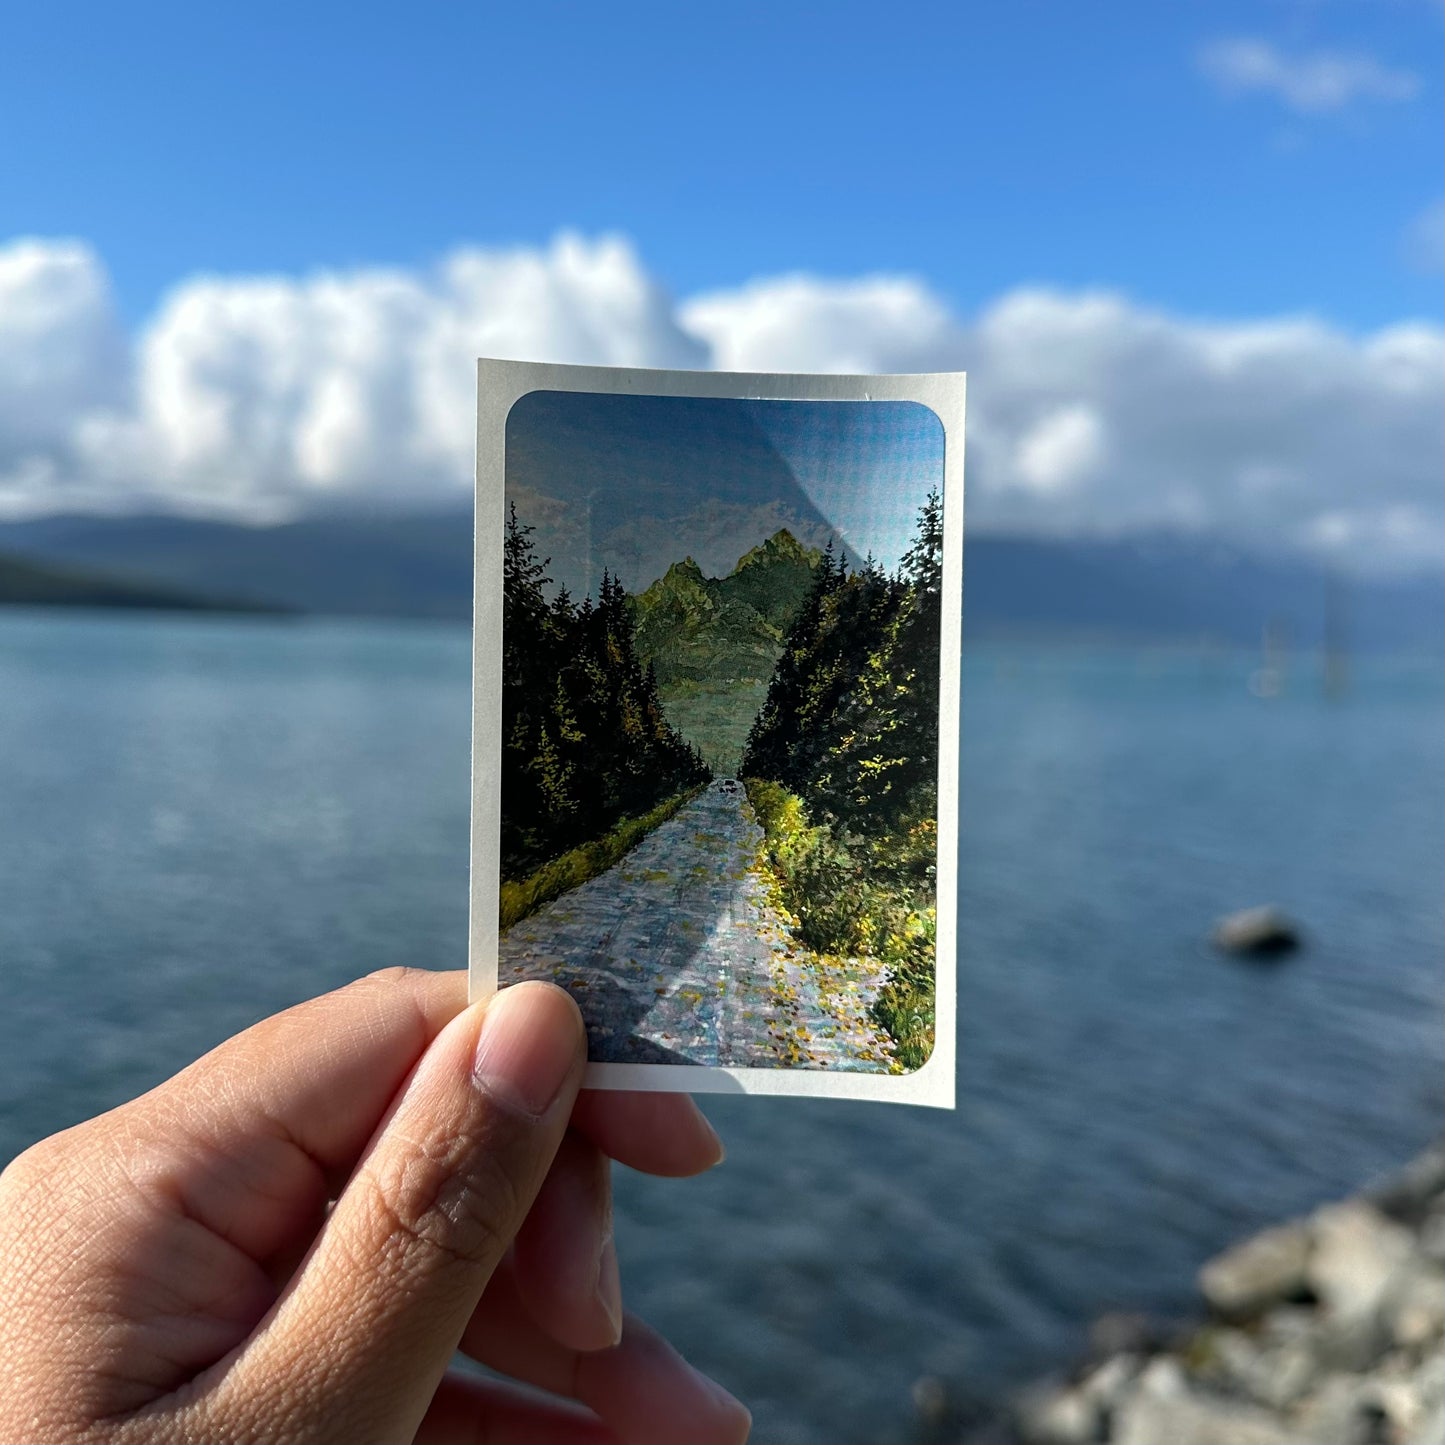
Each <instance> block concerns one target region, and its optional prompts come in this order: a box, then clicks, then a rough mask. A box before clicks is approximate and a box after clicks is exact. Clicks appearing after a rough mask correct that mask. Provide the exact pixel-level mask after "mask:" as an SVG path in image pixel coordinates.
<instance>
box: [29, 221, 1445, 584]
mask: <svg viewBox="0 0 1445 1445" xmlns="http://www.w3.org/2000/svg"><path fill="white" fill-rule="evenodd" d="M0 338H3V340H0V505H3V506H4V507H5V508H6V509H7V510H9V511H10V512H11V513H12V514H13V513H15V512H16V511H29V512H44V511H58V510H74V509H100V510H124V509H132V510H133V509H136V508H142V507H145V508H152V509H158V510H177V511H187V512H192V513H205V514H212V515H225V516H235V517H243V518H258V519H259V518H270V517H284V516H291V515H299V514H303V513H306V512H314V511H317V510H338V509H342V508H346V507H357V506H368V507H376V506H382V505H385V506H391V507H401V508H411V507H420V506H425V505H432V504H436V503H441V502H461V501H464V500H465V499H466V498H467V496H468V493H469V487H470V480H469V479H470V473H471V462H472V437H473V416H474V406H475V400H474V395H473V388H474V379H473V377H474V373H473V369H472V365H471V362H472V359H473V358H474V357H476V356H478V355H512V356H519V357H529V358H535V359H546V360H560V361H583V362H600V363H610V364H623V365H641V366H709V365H711V366H717V367H722V368H725V369H729V370H747V371H782V370H798V371H833V372H837V371H864V372H867V371H921V370H932V369H939V368H953V367H963V368H966V369H967V370H968V371H969V372H970V381H969V418H968V486H969V518H970V525H972V526H975V527H978V528H982V529H989V530H995V531H1000V530H1010V531H1022V532H1031V533H1035V534H1038V533H1052V534H1058V535H1078V534H1081V533H1094V534H1105V535H1121V534H1126V533H1130V532H1149V531H1158V530H1161V529H1171V530H1178V529H1181V528H1182V529H1189V530H1194V531H1199V532H1205V533H1208V534H1210V535H1218V536H1221V537H1225V538H1230V539H1234V540H1236V541H1239V542H1243V543H1246V544H1254V545H1267V546H1278V547H1286V548H1296V549H1305V550H1308V551H1311V552H1314V553H1317V554H1325V555H1329V556H1332V557H1338V558H1340V559H1341V560H1343V561H1344V562H1345V563H1346V564H1349V565H1354V566H1358V567H1362V568H1375V569H1385V568H1390V567H1414V566H1420V565H1430V566H1438V565H1439V562H1440V553H1441V541H1442V533H1445V518H1442V502H1441V497H1440V488H1439V468H1440V461H1441V456H1442V451H1445V431H1442V403H1441V396H1440V377H1441V374H1442V370H1445V336H1442V333H1441V331H1440V329H1439V328H1438V327H1437V326H1434V325H1427V324H1424V323H1405V324H1401V325H1398V326H1394V327H1389V328H1386V329H1383V330H1381V331H1378V332H1375V333H1373V334H1371V335H1365V336H1355V335H1351V334H1348V333H1346V332H1344V331H1342V330H1340V329H1338V328H1335V327H1332V326H1330V325H1328V324H1326V323H1325V322H1323V321H1320V320H1316V319H1311V318H1290V317H1281V318H1267V319H1263V320H1252V321H1243V322H1236V323H1221V322H1202V321H1196V320H1191V319H1189V318H1185V317H1180V316H1177V315H1172V314H1169V313H1166V312H1162V311H1158V310H1151V309H1149V308H1146V307H1142V306H1139V305H1138V304H1136V303H1134V302H1132V301H1131V300H1129V299H1128V298H1126V297H1124V296H1120V295H1115V294H1110V293H1103V292H1064V291H1056V290H1049V289H1043V288H1026V289H1020V290H1016V291H1013V292H1011V293H1009V294H1007V295H1005V296H1003V297H1001V298H1000V299H999V300H998V301H996V302H995V303H994V304H993V305H991V306H989V307H987V308H986V309H985V310H984V311H983V312H982V313H981V314H979V315H978V316H976V317H972V318H965V317H962V316H960V315H958V314H957V313H956V312H955V311H954V310H953V309H952V308H951V307H949V305H948V304H947V303H946V302H945V301H944V300H943V299H942V298H941V297H940V296H939V295H938V294H937V293H936V292H934V291H933V290H931V289H930V288H929V287H928V286H927V285H926V284H924V283H923V282H921V281H919V280H915V279H910V278H906V277H873V278H862V279H856V278H855V279H851V280H837V281H828V280H822V279H819V278H816V277H809V276H806V275H793V276H785V277H778V278H774V279H771V280H759V281H755V282H753V283H751V284H749V285H746V286H743V287H739V288H736V289H733V290H730V291H722V292H714V293H710V294H708V295H705V296H698V297H695V298H692V299H691V300H688V301H685V302H684V303H682V304H681V305H677V304H674V303H673V302H672V301H671V300H670V298H669V297H668V296H667V294H666V293H665V291H664V290H663V289H662V288H661V287H660V286H659V285H658V284H657V283H656V281H655V280H653V279H652V278H651V277H650V276H649V274H648V273H647V271H646V270H645V268H644V267H643V266H642V264H641V263H640V262H639V260H638V259H637V257H636V255H635V254H634V253H633V251H632V250H631V249H630V247H629V246H627V244H626V243H624V242H622V241H619V240H609V239H603V240H586V239H582V238H578V237H575V236H563V237H561V238H559V239H558V240H557V241H556V242H554V243H553V244H552V245H550V246H548V247H546V248H542V249H536V250H525V249H524V250H512V251H483V250H475V249H473V250H463V251H458V252H456V253H454V254H453V255H451V256H450V257H448V258H446V259H445V260H444V261H443V262H442V263H441V264H439V265H438V266H437V267H435V268H434V269H431V270H428V271H425V272H409V271H402V270H358V271H349V272H341V273H335V274H322V275H315V276H309V277H301V278H296V277H284V276H282V277H271V278H245V277H243V278H226V277H203V278H196V279H193V280H190V281H187V282H184V283H183V284H182V285H180V286H179V287H178V288H177V289H176V290H175V291H174V292H173V293H172V294H171V295H170V296H169V298H167V299H166V301H165V302H164V303H163V304H162V306H161V307H160V309H159V311H158V312H157V314H156V315H155V317H154V318H153V319H152V320H151V321H150V323H149V324H148V325H146V326H145V327H144V328H142V330H141V332H140V334H139V335H138V336H137V337H136V338H135V340H134V342H133V344H129V345H128V346H127V344H126V343H125V342H124V338H122V337H121V336H120V334H119V332H118V330H117V327H116V323H115V320H114V317H113V314H112V312H111V309H110V303H109V299H108V288H107V286H106V282H105V276H104V272H103V270H102V268H101V267H100V265H99V262H98V261H97V260H96V258H95V257H94V256H93V255H91V253H89V252H88V251H86V250H85V249H84V248H83V247H76V246H73V245H70V244H55V245H46V244H43V243H36V242H26V243H21V244H18V245H15V246H11V247H8V248H0Z"/></svg>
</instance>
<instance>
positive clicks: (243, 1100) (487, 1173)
mask: <svg viewBox="0 0 1445 1445" xmlns="http://www.w3.org/2000/svg"><path fill="white" fill-rule="evenodd" d="M585 1056H586V1039H585V1035H584V1032H583V1029H582V1021H581V1017H580V1015H579V1014H578V1012H577V1008H576V1005H575V1004H573V1002H572V1000H571V999H570V998H568V996H567V995H566V994H565V993H563V992H562V991H561V990H560V989H556V988H553V987H552V986H551V985H550V984H540V983H529V984H519V985H517V986H515V987H513V988H510V989H506V990H503V991H502V992H501V993H500V994H498V995H497V996H496V997H494V998H493V999H492V1000H490V1002H488V1003H486V1004H478V1005H475V1006H473V1007H470V1008H468V1007H466V983H465V980H464V979H463V978H462V976H461V975H459V974H439V973H423V972H413V971H407V970H390V971H388V972H385V973H380V974H376V975H374V976H373V977H371V978H367V979H364V980H362V981H361V982H360V983H356V984H353V985H352V986H351V987H349V988H344V989H342V990H340V991H339V992H337V993H333V994H328V995H326V996H325V997H323V998H319V999H314V1000H312V1001H311V1002H310V1003H305V1004H302V1005H300V1006H299V1007H297V1008H294V1009H290V1010H289V1011H287V1012H286V1013H283V1014H278V1015H277V1016H276V1017H275V1018H271V1019H267V1020H265V1021H264V1022H262V1023H259V1024H257V1025H256V1026H255V1027H254V1028H251V1029H248V1030H247V1031H246V1032H245V1033H243V1034H239V1035H238V1036H237V1037H235V1038H233V1039H230V1040H228V1041H227V1042H226V1043H224V1044H222V1045H221V1046H220V1047H219V1048H217V1049H216V1050H214V1051H213V1052H212V1053H210V1054H208V1055H207V1056H206V1057H205V1058H203V1059H201V1060H200V1061H199V1062H197V1063H195V1064H193V1065H191V1067H190V1068H188V1069H186V1070H184V1071H183V1072H182V1073H180V1074H178V1075H177V1076H176V1077H175V1078H173V1079H170V1080H168V1081H167V1082H166V1083H164V1084H162V1085H160V1087H158V1088H156V1089H154V1090H152V1091H151V1092H150V1093H149V1094H146V1095H144V1096H143V1097H141V1098H139V1099H137V1100H135V1101H134V1102H132V1103H129V1104H126V1105H123V1106H122V1107H121V1108H119V1109H116V1110H114V1111H112V1112H111V1113H109V1114H105V1115H103V1116H102V1117H100V1118H98V1119H92V1120H90V1121H89V1122H87V1123H84V1124H80V1125H78V1126H77V1127H76V1128H74V1129H70V1130H67V1131H66V1132H65V1133H62V1134H57V1135H55V1136H54V1137H53V1138H50V1139H46V1140H43V1141H42V1142H41V1143H39V1144H37V1145H35V1146H34V1148H32V1149H29V1150H27V1151H26V1153H24V1154H22V1155H21V1156H20V1158H18V1159H17V1160H16V1161H15V1162H14V1163H13V1164H12V1165H11V1166H10V1167H9V1168H8V1169H7V1170H6V1171H5V1173H4V1174H3V1175H0V1360H3V1361H4V1372H3V1376H0V1378H3V1381H4V1387H3V1388H4V1395H3V1398H0V1440H33V1441H48V1440H62V1441H101V1440H104V1441H107V1442H109V1441H118V1442H125V1441H142V1440H165V1441H183V1440H190V1441H243V1440H256V1441H282V1440H292V1441H322V1440H338V1441H341V1440H345V1441H369V1440H374V1441H379V1442H398V1441H406V1440H412V1439H415V1440H418V1441H442V1440H456V1441H501V1440H515V1441H519V1442H546V1445H564V1442H579V1445H593V1442H599V1445H600V1442H611V1441H617V1440H628V1441H635V1442H641V1445H645V1442H671V1445H680V1442H697V1445H711V1442H716V1445H733V1442H740V1441H741V1440H743V1439H744V1437H745V1436H746V1434H747V1430H748V1424H749V1421H748V1415H747V1412H746V1411H745V1410H744V1409H743V1407H742V1406H741V1405H739V1404H738V1402H737V1401H736V1400H734V1399H733V1398H732V1397H731V1396H730V1395H728V1394H727V1393H726V1392H724V1391H723V1390H722V1389H721V1388H720V1387H719V1386H716V1385H714V1384H712V1382H711V1381H709V1380H707V1379H706V1378H705V1377H704V1376H702V1375H699V1374H697V1373H696V1372H695V1371H694V1370H693V1369H692V1367H691V1366H689V1365H688V1364H686V1363H685V1362H684V1361H683V1359H682V1358H681V1357H680V1356H679V1355H678V1354H677V1353H676V1352H675V1351H673V1350H672V1348H671V1347H670V1346H669V1345H668V1344H667V1343H666V1342H665V1341H664V1340H663V1339H661V1338H660V1337H659V1336H658V1335H656V1334H654V1333H652V1332H651V1331H650V1330H649V1329H648V1328H647V1327H646V1326H645V1325H644V1324H642V1323H641V1321H639V1320H636V1319H633V1318H631V1317H630V1316H624V1315H623V1313H622V1306H621V1294H620V1287H619V1283H618V1274H617V1256H616V1253H615V1252H614V1250H613V1247H612V1242H611V1188H610V1182H609V1172H608V1163H607V1159H608V1156H610V1157H611V1158H613V1159H617V1160H620V1161H621V1162H623V1163H626V1164H629V1165H631V1166H632V1167H634V1168H636V1169H643V1170H646V1171H648V1172H649V1173H653V1174H666V1175H686V1174H695V1173H698V1172H700V1171H701V1170H703V1169H706V1168H708V1167H710V1166H711V1165H713V1164H715V1163H717V1161H718V1160H719V1159H720V1158H721V1156H722V1149H721V1146H720V1145H719V1143H718V1141H717V1136H716V1135H715V1134H714V1133H713V1132H712V1130H711V1129H710V1128H709V1126H708V1125H707V1123H706V1121H705V1120H704V1119H703V1117H702V1114H701V1113H700V1112H699V1110H698V1109H697V1107H696V1106H695V1105H694V1104H693V1102H692V1101H691V1099H689V1098H687V1097H686V1096H684V1095H669V1094H625V1093H586V1094H582V1095H580V1096H579V1094H578V1085H579V1083H580V1081H581V1077H582V1070H583V1067H584V1064H585ZM569 1126H570V1127H569ZM333 1200H334V1201H335V1202H334V1204H331V1203H330V1201H333ZM458 1347H460V1349H461V1350H462V1351H464V1352H465V1353H466V1354H468V1355H470V1356H471V1357H472V1358H474V1359H476V1360H479V1361H481V1362H482V1363H484V1364H486V1365H488V1366H490V1367H491V1368H492V1369H493V1370H495V1371H497V1372H499V1373H501V1374H503V1375H506V1376H510V1377H511V1378H512V1379H513V1380H516V1381H521V1382H524V1383H525V1384H526V1385H529V1386H535V1387H540V1389H541V1390H543V1391H546V1392H548V1394H547V1395H546V1396H543V1395H540V1394H538V1393H537V1390H535V1389H532V1390H527V1389H522V1388H519V1387H518V1386H517V1385H514V1384H507V1383H501V1382H490V1381H485V1380H480V1379H475V1378H471V1377H463V1376H460V1375H456V1374H450V1373H448V1365H449V1364H450V1362H451V1360H452V1356H453V1352H454V1351H455V1350H456V1349H457V1348H458Z"/></svg>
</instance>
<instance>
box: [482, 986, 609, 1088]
mask: <svg viewBox="0 0 1445 1445" xmlns="http://www.w3.org/2000/svg"><path fill="white" fill-rule="evenodd" d="M581 1033H582V1029H581V1022H580V1019H579V1017H578V1014H577V1005H576V1004H574V1003H573V1002H572V1000H571V999H570V998H568V997H567V995H566V994H565V993H563V992H562V990H561V989H559V988H554V987H553V986H552V985H551V984H548V983H519V984H514V985H512V986H511V987H510V988H504V989H503V990H502V991H501V992H500V993H498V994H497V995H496V996H495V997H494V998H493V999H492V1000H491V1002H490V1003H488V1005H487V1010H486V1013H484V1014H483V1015H482V1027H481V1032H480V1033H479V1034H478V1035H477V1051H476V1058H475V1062H474V1064H473V1067H472V1073H473V1076H474V1077H475V1079H476V1080H477V1082H478V1083H479V1084H480V1085H481V1086H482V1087H483V1088H484V1089H486V1091H487V1092H488V1093H489V1094H492V1095H495V1096H498V1097H500V1098H502V1099H504V1100H505V1101H506V1102H507V1103H509V1104H511V1105H512V1106H513V1107H514V1108H517V1109H520V1110H522V1112H523V1113H527V1114H545V1113H546V1112H547V1110H548V1109H550V1108H551V1107H552V1104H553V1102H554V1101H555V1100H556V1098H557V1096H558V1094H560V1093H561V1092H562V1086H563V1085H564V1084H565V1083H566V1082H567V1079H568V1077H569V1076H570V1075H571V1073H572V1066H573V1063H574V1061H575V1059H576V1057H577V1053H578V1045H579V1041H580V1038H581Z"/></svg>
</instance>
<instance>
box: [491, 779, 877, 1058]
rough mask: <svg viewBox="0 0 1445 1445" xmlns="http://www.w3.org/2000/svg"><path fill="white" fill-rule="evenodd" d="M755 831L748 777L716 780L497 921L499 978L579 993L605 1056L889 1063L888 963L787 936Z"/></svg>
mask: <svg viewBox="0 0 1445 1445" xmlns="http://www.w3.org/2000/svg"><path fill="white" fill-rule="evenodd" d="M761 837H762V833H761V830H760V829H759V828H758V825H757V824H756V823H754V822H753V821H752V819H751V818H750V817H748V816H747V814H746V812H745V810H744V801H743V790H742V787H741V786H740V785H739V784H736V783H733V782H731V781H729V780H723V781H719V782H715V783H713V784H712V785H711V786H710V787H709V788H708V790H707V791H706V792H705V793H703V794H702V795H701V796H700V797H698V798H696V799H695V800H694V801H693V802H691V803H689V804H688V805H687V807H685V808H683V809H682V811H681V812H679V813H678V814H677V815H676V816H675V817H674V818H672V819H671V820H670V821H669V822H666V823H664V824H663V825H662V826H661V827H660V828H658V829H657V831H656V832H654V833H651V834H649V836H648V837H646V838H645V839H643V841H642V842H641V843H639V844H638V846H637V847H636V848H634V849H633V850H632V852H631V853H629V854H628V855H627V856H626V857H625V858H624V859H622V861H621V862H620V863H618V864H617V865H616V867H614V868H611V869H609V870H608V871H607V872H606V873H603V874H601V875H600V876H599V877H597V878H594V879H592V880H591V881H590V882H588V883H584V884H583V885H582V886H581V887H580V888H574V889H573V890H572V891H571V892H570V893H567V894H564V895H563V896H562V897H561V898H559V899H557V900H556V901H555V902H553V903H549V904H547V905H546V906H545V907H543V908H541V909H539V910H538V911H537V912H536V913H534V914H533V915H532V916H531V917H530V918H525V919H523V920H522V921H521V922H520V923H518V924H515V925H514V926H513V927H512V928H511V929H510V930H509V931H508V932H506V933H504V934H503V935H502V939H501V955H500V959H499V980H500V982H501V983H502V984H504V985H505V984H508V983H515V982H517V981H518V980H520V979H523V978H545V979H550V980H552V981H553V982H556V983H559V984H561V985H562V987H564V988H566V989H567V990H568V991H569V992H571V994H572V995H573V997H574V998H576V999H577V1002H578V1003H579V1004H580V1005H581V1008H582V1014H583V1017H584V1018H586V1020H587V1027H588V1034H589V1037H590V1043H591V1057H592V1058H593V1059H594V1060H598V1061H605V1062H609V1063H678V1064H685V1063H691V1064H727V1065H733V1066H735V1067H751V1068H759V1067H781V1068H803V1069H837V1070H855V1071H864V1072H868V1073H883V1072H887V1071H888V1068H889V1061H890V1058H891V1055H890V1053H889V1051H888V1047H887V1044H888V1041H887V1036H886V1035H884V1034H883V1032H882V1031H881V1030H880V1029H879V1028H878V1027H877V1025H876V1024H875V1023H874V1022H873V1020H872V1019H871V1017H870V1016H869V1013H868V1004H869V1002H870V1001H871V1000H872V998H873V996H874V994H875V993H876V992H877V990H878V988H879V986H880V984H881V983H882V978H881V976H880V975H879V974H878V972H877V971H876V969H870V967H869V966H867V965H860V964H859V963H857V962H856V961H854V960H849V959H843V960H837V959H822V958H818V957H817V956H815V955H813V954H809V953H807V952H806V951H805V950H803V949H801V948H800V947H798V945H797V944H795V943H794V942H793V940H792V939H791V938H790V937H789V936H788V933H787V929H786V926H785V923H784V920H783V918H782V916H781V915H780V914H779V913H778V912H777V910H776V909H775V908H774V907H773V906H772V905H771V904H770V903H769V902H768V898H767V891H766V885H765V883H764V880H763V878H762V877H761V875H760V874H759V873H758V872H757V870H756V866H755V860H756V857H757V849H758V844H759V842H760V841H761Z"/></svg>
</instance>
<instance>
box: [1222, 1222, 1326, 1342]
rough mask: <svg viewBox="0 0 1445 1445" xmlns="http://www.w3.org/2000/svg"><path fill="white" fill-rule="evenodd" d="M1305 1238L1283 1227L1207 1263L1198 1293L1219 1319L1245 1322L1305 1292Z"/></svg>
mask: <svg viewBox="0 0 1445 1445" xmlns="http://www.w3.org/2000/svg"><path fill="white" fill-rule="evenodd" d="M1309 1262H1310V1233H1309V1230H1308V1229H1307V1228H1306V1227H1305V1226H1304V1225H1303V1224H1282V1225H1280V1226H1278V1227H1277V1228H1275V1229H1267V1230H1265V1231H1264V1232H1263V1233H1262V1234H1256V1235H1254V1236H1253V1238H1251V1239H1246V1240H1244V1241H1243V1243H1241V1244H1236V1245H1235V1246H1234V1247H1233V1248H1232V1249H1228V1250H1226V1251H1225V1252H1224V1253H1223V1254H1221V1255H1217V1256H1216V1257H1215V1258H1214V1259H1211V1260H1210V1261H1209V1263H1208V1264H1206V1265H1205V1266H1204V1268H1203V1269H1201V1270H1200V1271H1199V1292H1200V1293H1201V1294H1202V1295H1203V1296H1204V1298H1205V1300H1206V1301H1207V1302H1208V1304H1209V1307H1210V1308H1211V1309H1212V1310H1213V1311H1214V1312H1215V1313H1216V1314H1218V1315H1220V1316H1221V1317H1222V1318H1224V1319H1248V1318H1250V1317H1251V1316H1253V1315H1256V1314H1258V1313H1259V1312H1260V1311H1261V1310H1263V1309H1266V1308H1268V1307H1269V1306H1270V1305H1273V1304H1278V1303H1282V1302H1283V1301H1285V1300H1288V1299H1290V1298H1292V1297H1294V1296H1296V1295H1298V1294H1299V1293H1300V1292H1301V1291H1302V1290H1304V1289H1305V1288H1306V1287H1307V1278H1306V1271H1307V1269H1308V1267H1309Z"/></svg>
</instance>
